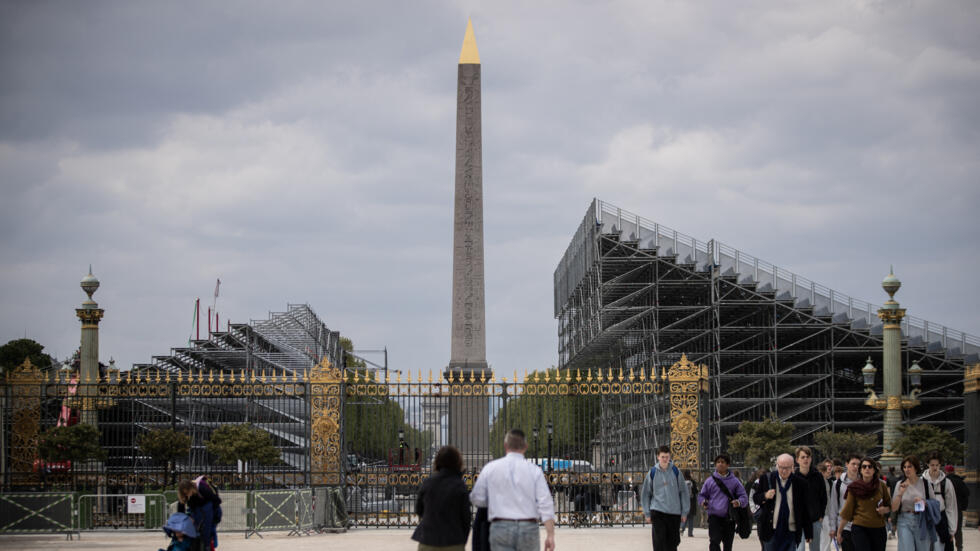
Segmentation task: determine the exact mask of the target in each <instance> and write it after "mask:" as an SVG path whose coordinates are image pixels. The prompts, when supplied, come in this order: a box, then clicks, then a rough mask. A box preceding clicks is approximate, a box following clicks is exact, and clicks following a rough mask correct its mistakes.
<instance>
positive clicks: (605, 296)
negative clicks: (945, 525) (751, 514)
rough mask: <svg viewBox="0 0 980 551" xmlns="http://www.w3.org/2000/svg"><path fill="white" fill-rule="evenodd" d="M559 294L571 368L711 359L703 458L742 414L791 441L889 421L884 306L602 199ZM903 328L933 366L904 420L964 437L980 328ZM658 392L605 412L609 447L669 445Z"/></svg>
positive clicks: (910, 323)
mask: <svg viewBox="0 0 980 551" xmlns="http://www.w3.org/2000/svg"><path fill="white" fill-rule="evenodd" d="M554 293H555V295H554V313H555V317H556V318H557V319H558V325H559V328H558V337H559V344H558V355H559V367H560V368H562V369H585V368H589V367H612V368H616V369H618V368H623V369H634V370H645V371H647V372H648V373H649V374H650V376H656V375H659V374H660V371H661V370H662V369H663V368H664V367H665V366H669V365H670V364H672V363H673V362H676V361H677V360H678V359H679V358H680V357H681V355H682V354H686V355H687V357H688V358H689V359H690V360H691V361H693V362H695V363H698V364H704V365H707V366H708V367H709V374H710V380H711V384H710V394H709V396H708V399H707V406H706V407H707V410H706V412H705V417H704V419H705V423H703V425H704V426H705V429H704V431H703V433H702V450H701V453H702V460H703V461H707V460H708V459H710V458H711V457H713V454H715V453H718V452H719V451H720V450H721V449H723V448H724V447H725V442H726V438H727V437H728V436H729V435H731V434H732V433H733V432H735V431H736V430H737V428H738V424H739V423H741V422H742V421H746V420H750V421H759V420H762V419H764V418H766V417H768V416H769V415H773V414H774V415H776V416H777V417H779V418H780V419H781V420H783V421H787V422H790V423H792V424H793V425H794V426H795V430H796V432H795V434H794V435H793V442H794V443H811V442H812V434H813V433H814V432H817V431H820V430H824V429H832V430H843V429H849V430H854V431H858V432H867V431H869V430H874V431H879V432H880V430H881V429H880V427H881V422H880V417H881V415H882V414H881V412H880V411H876V410H872V409H870V408H868V407H867V406H865V404H864V400H865V396H864V392H863V387H862V381H861V371H860V370H861V367H862V366H863V365H864V362H865V359H866V358H867V357H868V356H871V357H872V359H873V361H874V362H875V363H877V364H879V365H880V364H881V361H882V360H881V354H882V337H881V335H882V325H881V322H880V321H879V320H878V319H877V316H876V311H877V309H878V306H875V305H873V304H869V303H867V302H864V301H860V300H856V299H853V298H851V297H848V296H845V295H843V294H841V293H838V292H836V291H834V290H832V289H829V288H827V287H824V286H822V285H819V284H817V283H814V282H812V281H809V280H807V279H805V278H803V277H800V276H797V275H796V274H793V273H791V272H788V271H786V270H784V269H782V268H779V267H776V266H774V265H772V264H770V263H767V262H765V261H763V260H760V259H758V258H755V257H753V256H751V255H748V254H745V253H743V252H741V251H739V250H737V249H734V248H732V247H729V246H727V245H725V244H723V243H720V242H718V241H716V240H710V241H699V240H697V239H694V238H692V237H689V236H686V235H684V234H681V233H678V232H677V231H675V230H672V229H670V228H666V227H664V226H662V225H660V224H657V223H655V222H651V221H649V220H646V219H643V218H641V217H639V216H637V215H635V214H632V213H629V212H627V211H625V210H623V209H620V208H618V207H615V206H613V205H610V204H608V203H604V202H602V201H599V200H594V201H593V203H592V205H591V206H590V208H589V210H588V213H587V214H586V216H585V219H584V220H583V222H582V224H581V225H580V226H579V228H578V230H577V232H576V233H575V236H574V237H573V239H572V242H571V244H570V245H569V247H568V249H567V250H566V251H565V254H564V256H563V258H562V260H561V261H560V263H559V265H558V267H557V269H556V270H555V275H554ZM902 334H903V343H902V355H903V360H904V362H905V363H906V365H909V364H911V363H912V361H915V360H918V361H919V364H920V365H921V366H922V368H923V369H924V370H925V373H924V375H923V384H922V386H923V393H922V394H921V396H920V399H921V402H922V403H921V405H920V406H918V407H916V408H914V409H912V410H910V411H909V412H906V413H905V415H906V416H907V420H909V421H911V422H916V423H919V422H922V423H926V422H927V423H931V424H934V425H938V426H940V427H943V428H945V429H946V430H949V431H950V432H951V433H952V434H954V435H955V436H956V437H957V438H959V439H961V440H962V439H963V438H964V418H963V415H964V411H963V399H962V396H961V388H960V385H961V384H962V381H963V370H964V364H965V363H973V362H976V361H977V358H978V354H980V339H978V338H977V337H975V336H972V335H968V334H965V333H963V332H960V331H954V330H952V329H948V328H946V327H943V326H942V325H939V324H935V323H930V322H928V321H925V320H921V319H918V318H914V317H906V318H905V320H904V321H903V324H902ZM648 402H652V403H644V404H640V405H635V406H633V407H621V408H610V409H609V410H608V411H607V415H609V416H610V418H609V419H605V420H604V423H603V424H604V426H606V427H608V432H606V431H604V434H605V435H606V436H605V437H606V438H607V439H609V440H610V442H611V443H610V444H609V445H612V446H615V445H616V444H615V442H621V443H624V444H625V443H629V444H630V445H631V446H632V447H633V448H634V449H636V450H643V451H642V452H641V453H640V455H645V454H649V453H651V452H652V450H653V449H655V448H656V446H657V445H659V444H663V443H666V441H667V439H668V438H667V435H668V433H669V428H668V427H667V421H668V419H669V406H668V404H667V402H666V401H665V400H661V399H659V398H653V399H651V400H648ZM638 427H642V429H639V430H638ZM879 451H880V450H879ZM650 459H652V458H651V457H648V458H647V460H650Z"/></svg>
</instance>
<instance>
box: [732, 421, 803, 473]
mask: <svg viewBox="0 0 980 551" xmlns="http://www.w3.org/2000/svg"><path fill="white" fill-rule="evenodd" d="M792 435H793V425H792V424H790V423H784V422H782V421H780V420H779V419H776V417H775V416H773V417H770V418H769V419H766V420H765V421H762V422H761V423H756V422H753V421H742V423H741V424H740V425H739V426H738V432H737V433H735V434H734V435H732V437H731V438H729V439H728V449H729V450H731V452H732V453H736V454H739V455H742V457H743V458H744V461H745V465H747V466H749V467H755V468H769V467H770V466H772V460H773V458H775V457H776V456H778V455H779V454H782V453H793V449H794V448H793V445H792V444H790V437H792Z"/></svg>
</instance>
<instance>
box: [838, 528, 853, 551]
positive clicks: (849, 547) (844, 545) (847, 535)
mask: <svg viewBox="0 0 980 551" xmlns="http://www.w3.org/2000/svg"><path fill="white" fill-rule="evenodd" d="M851 526H852V527H853V526H854V525H853V524H852V525H851ZM840 548H841V551H855V549H854V537H853V536H852V535H851V531H850V530H844V537H843V538H841V546H840Z"/></svg>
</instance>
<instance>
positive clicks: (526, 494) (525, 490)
mask: <svg viewBox="0 0 980 551" xmlns="http://www.w3.org/2000/svg"><path fill="white" fill-rule="evenodd" d="M504 451H506V452H507V455H505V456H504V457H501V458H500V459H496V460H494V461H491V462H489V463H487V464H486V465H485V466H484V467H483V470H481V471H480V476H479V477H478V478H477V479H476V484H474V485H473V491H472V492H470V502H471V503H473V504H474V505H476V506H477V507H486V508H487V517H488V518H489V519H490V549H491V551H540V549H541V542H540V536H539V534H538V532H539V529H538V521H539V520H540V521H541V522H543V523H544V528H545V531H546V532H547V536H546V537H545V540H544V548H545V551H554V549H555V501H554V499H552V497H551V491H550V490H549V489H548V483H547V482H546V481H545V479H544V473H543V472H541V467H538V466H537V465H535V464H533V463H528V462H527V461H526V460H525V459H524V452H525V451H527V440H526V439H525V437H524V433H523V432H522V431H520V430H518V429H513V430H511V431H510V432H508V433H507V436H505V437H504Z"/></svg>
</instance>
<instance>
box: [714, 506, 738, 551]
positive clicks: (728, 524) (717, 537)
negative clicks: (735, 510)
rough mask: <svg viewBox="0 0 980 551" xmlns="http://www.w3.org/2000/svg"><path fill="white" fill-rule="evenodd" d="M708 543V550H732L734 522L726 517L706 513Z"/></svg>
mask: <svg viewBox="0 0 980 551" xmlns="http://www.w3.org/2000/svg"><path fill="white" fill-rule="evenodd" d="M708 540H709V541H710V543H709V544H708V550H709V551H722V547H724V551H732V542H733V541H735V523H734V522H732V520H731V519H730V518H728V517H724V518H722V517H716V516H714V515H708Z"/></svg>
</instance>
